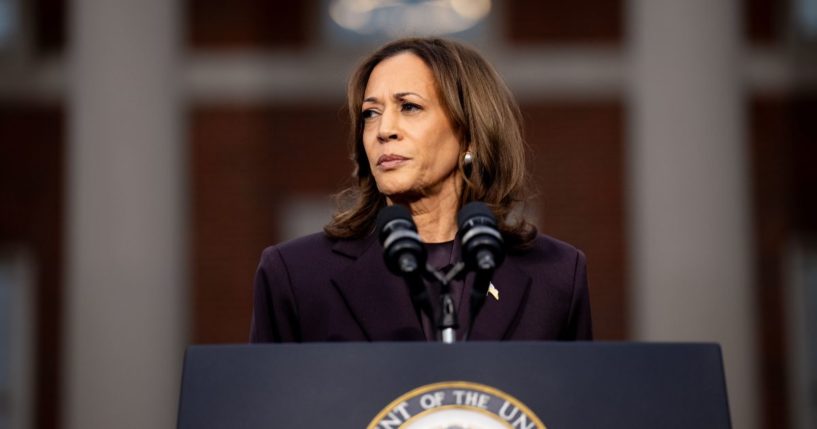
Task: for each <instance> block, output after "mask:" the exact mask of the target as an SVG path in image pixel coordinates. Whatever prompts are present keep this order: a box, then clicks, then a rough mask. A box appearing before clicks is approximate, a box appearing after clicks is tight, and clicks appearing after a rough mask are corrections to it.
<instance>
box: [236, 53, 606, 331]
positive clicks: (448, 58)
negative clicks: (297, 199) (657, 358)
mask: <svg viewBox="0 0 817 429" xmlns="http://www.w3.org/2000/svg"><path fill="white" fill-rule="evenodd" d="M347 95H348V107H349V114H350V117H351V124H352V127H353V140H352V157H353V159H354V161H355V163H356V170H355V177H356V178H357V183H356V184H355V185H353V186H352V187H351V188H349V189H347V190H346V191H345V192H344V194H343V195H344V196H345V197H346V198H345V199H346V200H347V201H350V204H347V207H346V208H341V209H339V210H338V212H337V213H336V214H335V216H334V218H333V219H332V221H331V222H330V223H329V224H328V225H327V226H326V227H325V228H324V232H323V233H319V234H314V235H310V236H307V237H303V238H300V239H296V240H293V241H290V242H287V243H284V244H280V245H278V246H273V247H269V248H267V249H265V250H264V252H263V254H262V256H261V262H260V265H259V268H258V271H257V273H256V278H255V285H254V311H253V320H252V327H251V335H250V337H251V341H253V342H270V341H399V340H420V341H422V340H433V339H434V338H435V337H436V332H435V328H434V323H432V321H430V320H429V318H428V317H427V316H426V315H425V313H423V312H419V311H417V310H416V309H415V308H414V306H413V305H412V302H411V297H410V296H409V291H408V289H407V287H406V285H405V284H404V282H403V281H402V280H401V279H400V278H399V277H397V276H395V275H393V274H391V273H390V272H389V271H388V269H387V268H386V266H385V264H384V262H383V255H382V247H381V246H380V245H379V243H378V242H377V237H376V233H375V232H374V228H375V218H376V216H377V213H378V211H379V210H380V209H381V208H382V207H384V206H386V205H392V204H403V205H405V206H406V207H408V208H409V209H410V211H411V214H412V218H413V219H414V222H415V223H416V225H417V230H418V233H419V235H420V237H421V239H422V241H423V242H425V243H427V247H428V252H429V257H428V260H429V263H430V264H431V265H433V266H435V267H436V268H439V269H442V270H445V269H446V267H447V266H450V265H451V264H453V263H455V262H456V261H458V260H459V259H460V249H459V244H458V240H455V238H456V235H457V225H456V214H457V211H458V210H459V209H460V207H462V206H463V205H464V204H466V203H468V202H470V201H482V202H484V203H486V204H488V206H489V207H490V208H491V210H492V211H493V212H494V214H495V215H496V217H497V221H498V226H499V229H500V231H501V232H502V235H503V238H504V241H505V243H506V245H507V247H508V249H507V250H508V256H507V258H506V259H505V262H504V263H503V264H502V265H501V266H500V267H499V268H498V269H497V270H496V272H495V273H494V276H493V280H492V285H493V286H492V289H491V290H490V292H491V298H488V299H487V302H486V303H485V305H484V307H483V309H482V310H481V312H480V313H479V314H478V316H477V318H476V321H475V322H474V325H473V327H467V326H465V325H467V323H468V314H467V311H468V309H467V308H466V307H467V306H466V305H459V303H460V302H464V301H465V300H464V299H462V298H463V297H464V296H468V295H469V293H470V290H471V286H472V283H473V276H471V275H469V276H467V277H465V279H463V280H460V281H455V282H454V284H453V285H452V288H453V289H452V292H453V296H454V302H455V303H457V307H458V313H459V323H460V328H471V329H470V330H471V336H470V339H473V340H575V339H590V338H591V323H590V306H589V299H588V291H587V280H586V265H585V258H584V255H583V254H582V253H581V252H580V251H578V250H577V249H575V248H574V247H572V246H570V245H568V244H566V243H563V242H560V241H557V240H554V239H552V238H549V237H546V236H544V235H541V234H537V232H536V229H535V228H534V227H533V226H532V225H530V224H529V223H527V222H525V221H524V220H522V219H514V216H513V215H512V213H515V211H514V210H515V209H517V204H518V203H520V202H521V201H522V200H523V199H524V197H525V194H524V191H525V178H526V169H525V164H524V159H525V157H524V155H525V154H524V151H525V146H524V142H523V140H522V135H521V129H520V112H519V108H518V106H517V105H516V103H515V101H514V100H513V97H512V96H511V94H510V92H509V91H508V89H507V88H506V87H505V85H504V84H503V83H502V81H501V79H500V78H499V77H498V75H497V74H496V72H495V71H494V70H493V68H492V67H491V66H490V65H489V64H488V63H487V62H486V61H485V60H484V59H483V58H482V57H481V56H480V55H479V54H478V53H476V52H475V51H473V50H471V49H469V48H467V47H465V46H463V45H461V44H459V43H456V42H453V41H449V40H443V39H431V38H429V39H403V40H398V41H395V42H392V43H389V44H387V45H385V46H383V47H382V48H380V49H379V50H378V51H376V52H375V53H374V54H372V55H371V56H369V57H368V58H367V59H366V60H365V61H364V62H363V63H362V64H361V65H360V66H359V67H358V69H357V70H356V71H355V73H354V74H353V76H352V78H351V80H350V82H349V86H348V90H347ZM516 212H518V210H517V211H516ZM434 294H435V291H434V290H432V295H434ZM464 330H465V329H461V331H464Z"/></svg>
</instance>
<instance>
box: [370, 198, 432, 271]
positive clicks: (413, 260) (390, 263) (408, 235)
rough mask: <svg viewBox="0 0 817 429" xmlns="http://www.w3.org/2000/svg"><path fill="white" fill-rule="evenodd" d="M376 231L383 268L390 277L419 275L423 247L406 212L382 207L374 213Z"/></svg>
mask: <svg viewBox="0 0 817 429" xmlns="http://www.w3.org/2000/svg"><path fill="white" fill-rule="evenodd" d="M377 230H378V231H379V234H380V236H379V238H380V244H381V245H383V257H384V258H385V260H386V266H387V267H388V268H389V271H391V272H392V273H394V274H397V275H399V276H405V275H408V274H419V273H420V272H421V270H422V269H423V267H425V264H426V248H425V246H423V242H422V241H420V235H419V234H417V227H416V226H415V225H414V220H413V219H412V218H411V213H409V211H408V209H407V208H405V207H403V206H399V205H393V206H387V207H383V208H382V209H381V210H380V212H379V213H378V214H377Z"/></svg>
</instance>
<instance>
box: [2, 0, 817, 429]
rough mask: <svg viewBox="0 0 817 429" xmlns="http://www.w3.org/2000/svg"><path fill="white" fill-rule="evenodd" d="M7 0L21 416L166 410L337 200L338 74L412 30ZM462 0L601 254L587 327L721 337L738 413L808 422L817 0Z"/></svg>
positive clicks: (553, 213)
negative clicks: (271, 260)
mask: <svg viewBox="0 0 817 429" xmlns="http://www.w3.org/2000/svg"><path fill="white" fill-rule="evenodd" d="M6 3H7V4H9V5H13V7H9V10H11V11H13V14H14V15H10V16H14V17H16V21H14V22H18V23H19V25H18V27H17V30H16V31H15V32H9V34H12V35H14V36H9V38H8V42H7V43H5V44H0V55H1V56H0V202H2V211H0V256H2V257H3V258H4V259H3V261H12V262H9V263H8V266H11V267H20V266H23V267H28V268H26V269H27V270H28V273H29V274H27V275H21V276H17V277H14V278H22V279H24V280H20V281H18V282H17V284H21V285H23V287H28V288H30V290H31V291H33V293H29V294H26V295H25V296H27V297H28V298H26V299H27V300H28V302H29V305H30V306H31V307H32V310H31V311H30V312H27V313H25V312H24V315H22V316H19V317H20V318H21V319H20V320H21V321H22V322H23V323H24V324H26V325H27V326H30V327H33V328H32V329H30V331H32V332H34V334H33V335H32V338H31V341H29V344H30V345H29V346H27V347H29V348H30V350H31V353H30V356H33V361H31V363H30V364H29V365H28V366H25V368H26V369H25V370H26V371H29V372H30V374H31V376H30V377H29V378H28V380H30V381H28V382H26V383H28V385H30V387H31V388H30V389H29V393H28V394H27V395H28V397H29V398H30V399H29V400H27V401H23V404H24V405H25V407H27V410H23V414H24V415H25V414H26V413H27V415H30V418H29V420H24V419H20V418H19V417H15V418H17V419H20V420H19V421H30V424H31V427H37V428H59V427H66V428H74V427H93V426H99V427H105V426H111V425H113V426H122V425H121V424H113V423H112V422H115V421H117V419H122V418H127V420H128V421H129V422H130V423H128V424H126V425H125V426H126V427H129V426H130V425H133V426H134V427H137V426H139V427H144V426H148V427H151V426H159V427H161V426H170V425H172V424H174V420H173V419H174V416H175V414H174V413H175V407H176V403H175V400H176V397H177V396H176V395H177V391H176V390H174V389H176V388H177V385H178V376H179V369H180V368H179V366H180V362H181V361H180V359H181V351H182V350H183V347H184V346H185V345H187V344H193V343H222V342H226V343H240V342H245V341H246V340H247V336H248V329H249V318H250V312H251V283H252V276H253V274H254V270H255V267H256V264H257V262H258V257H259V255H260V252H261V250H262V249H263V248H264V247H265V246H268V245H270V244H273V243H277V242H280V241H282V240H285V239H288V238H292V237H294V236H297V235H300V234H304V233H307V232H312V231H317V230H319V229H320V227H321V226H322V224H323V223H325V222H326V221H327V220H328V216H329V215H330V213H331V210H332V200H331V198H330V195H331V194H332V193H334V192H337V191H339V190H340V189H342V187H343V186H344V185H345V184H347V183H348V181H349V180H350V173H351V171H352V163H351V161H349V160H348V150H347V136H348V130H347V128H348V124H347V120H346V116H345V112H344V111H343V107H344V88H345V81H346V78H347V76H348V74H349V72H350V71H351V70H352V68H353V67H354V66H355V64H356V62H357V61H358V60H359V59H360V58H361V57H362V56H363V55H365V54H366V53H367V52H369V51H370V50H371V49H373V48H374V47H376V46H378V44H379V43H381V42H382V41H383V40H386V39H388V37H391V36H392V35H393V34H391V35H390V34H376V33H375V34H365V32H364V33H355V32H354V28H353V27H354V26H353V25H351V24H349V25H351V27H352V28H351V29H350V28H344V27H343V25H340V24H339V22H340V23H343V22H345V23H347V24H348V23H354V22H357V21H355V20H354V19H353V18H354V17H352V18H349V17H347V18H348V19H347V20H346V21H343V20H342V19H341V21H337V19H338V18H337V13H339V12H337V11H335V12H334V13H335V14H336V15H333V7H334V8H337V7H339V6H338V5H339V4H346V3H348V4H354V5H358V6H359V5H369V7H374V6H376V4H377V3H378V2H375V1H371V2H335V1H329V0H323V1H322V0H310V1H304V2H265V1H261V0H233V1H223V0H189V1H186V2H167V1H160V0H150V1H141V2H134V1H125V0H120V1H110V2H103V1H94V0H76V1H73V2H68V1H66V0H32V1H30V2H22V1H19V2H13V1H7V2H6ZM421 3H423V2H406V4H407V5H408V6H407V7H418V6H417V5H418V4H421ZM437 3H440V4H449V3H450V4H452V5H453V4H455V3H463V2H437ZM470 3H472V4H479V5H486V4H487V5H488V9H487V12H485V14H484V16H483V15H479V19H476V20H475V22H474V23H473V24H474V25H473V26H472V27H469V28H466V29H463V30H460V31H458V32H457V33H455V34H453V36H452V37H457V38H461V39H464V40H465V41H466V43H469V44H471V45H473V46H475V47H476V48H477V49H478V50H480V51H481V52H483V53H484V54H485V55H486V57H487V58H488V59H489V60H490V61H491V62H492V63H493V64H494V65H495V66H496V68H497V69H498V71H499V72H500V74H502V75H503V76H504V77H505V79H506V81H507V82H508V84H509V86H510V88H511V90H512V91H513V92H514V93H515V94H516V96H517V98H518V100H519V102H520V104H521V107H522V110H523V114H524V117H525V135H526V139H527V141H528V143H529V145H530V147H531V157H530V159H529V162H530V166H531V176H532V179H533V182H534V185H535V189H536V195H535V198H533V200H532V201H531V204H530V207H529V209H528V213H529V215H530V216H531V218H532V219H533V220H535V222H536V223H537V225H538V226H539V228H540V230H541V231H542V232H544V233H546V234H549V235H552V236H555V237H557V238H560V239H562V240H565V241H568V242H570V243H572V244H574V245H576V246H577V247H579V248H581V249H582V250H584V251H585V253H586V254H587V256H588V259H589V270H590V272H589V275H590V282H591V283H590V284H591V297H592V306H593V315H594V330H595V334H596V337H597V338H598V339H601V340H651V341H682V340H683V341H718V342H720V343H722V344H724V349H725V355H726V364H727V377H729V388H730V389H731V391H730V399H731V400H732V407H733V413H734V415H733V418H734V420H733V421H734V424H735V427H750V428H751V427H781V428H786V427H791V428H805V427H809V424H810V423H813V420H810V419H814V418H815V417H814V414H813V413H814V410H813V402H812V405H809V404H808V402H809V401H814V397H813V396H809V393H808V392H813V391H814V385H813V384H810V383H814V380H815V375H814V371H815V366H814V363H813V362H814V360H811V363H809V359H808V356H810V353H815V351H814V349H813V348H810V347H814V344H813V343H811V344H809V343H808V341H806V340H805V339H807V338H809V334H810V336H811V337H814V336H815V335H814V333H813V332H811V331H808V327H809V326H812V327H813V326H814V324H813V323H814V322H813V318H812V319H811V322H810V321H809V316H808V314H810V313H809V307H808V305H811V306H812V307H811V309H814V307H813V306H814V305H815V303H814V301H815V298H814V297H815V292H814V291H813V289H814V288H815V287H817V286H815V283H814V274H813V273H814V268H813V265H814V263H815V262H814V260H815V256H814V252H815V241H814V236H815V231H816V230H817V203H816V202H815V201H817V199H815V191H814V190H815V189H817V174H816V173H815V171H817V170H815V169H814V168H812V166H811V164H812V163H813V160H814V159H817V156H815V155H817V153H815V152H817V145H815V142H817V121H815V119H814V118H817V94H816V93H815V89H816V88H817V87H815V76H817V73H812V71H814V70H815V69H814V65H815V59H816V58H815V55H814V51H815V49H814V47H815V45H817V38H816V37H815V36H814V33H810V30H809V28H811V27H809V22H810V21H809V20H808V17H809V16H811V15H810V13H812V12H809V10H812V9H809V8H808V7H809V6H808V5H809V4H811V7H812V8H814V2H809V1H807V0H789V1H773V0H740V1H738V0H731V1H726V2H718V3H719V5H717V6H716V5H712V4H711V2H707V1H690V2H680V3H683V5H680V6H679V5H674V3H679V2H672V1H637V0H630V1H624V0H621V1H600V0H580V1H574V2H569V3H565V2H540V1H534V0H518V1H510V2H488V1H476V2H470ZM451 7H454V6H451ZM477 12H478V11H477ZM477 12H474V13H475V14H476V13H477ZM403 15H405V14H403ZM474 16H476V15H474ZM361 19H362V18H361ZM366 22H368V25H371V26H373V25H374V23H373V22H374V21H371V22H369V21H366ZM384 22H386V23H387V24H386V25H385V26H384V28H386V29H388V28H393V27H395V26H396V25H397V24H395V23H394V21H388V20H386V19H385V18H384ZM401 22H402V21H401ZM388 23H391V24H388ZM439 25H443V24H439ZM415 26H416V24H415ZM408 27H409V28H412V25H411V24H409V25H408ZM361 28H362V29H363V30H365V29H366V24H365V23H364V24H363V27H361ZM452 28H453V27H452ZM398 30H399V29H398ZM395 34H400V33H399V31H398V32H397V33H395ZM3 255H10V256H8V257H5V256H3ZM20 255H22V256H20ZM21 258H23V259H24V260H25V262H24V263H21V262H19V261H20V260H21ZM14 269H15V270H19V268H14ZM15 272H16V271H15ZM100 273H102V274H100ZM103 274H104V275H103ZM7 283H8V284H12V283H13V282H12V281H8V282H7ZM26 285H27V286H26ZM10 287H12V286H10ZM19 287H20V286H18V288H19ZM21 296H22V295H21ZM809 297H811V298H809ZM6 302H12V301H11V300H7V301H6ZM14 302H18V301H14ZM809 303H810V304H809ZM0 304H2V303H0ZM2 312H3V310H2V309H0V314H2ZM810 323H811V324H810ZM15 326H16V325H15ZM101 327H105V328H104V329H101ZM2 338H4V337H2V336H0V340H2ZM15 344H18V343H15ZM20 344H25V343H20ZM0 347H2V346H1V345H0ZM2 352H3V349H0V353H2ZM12 354H13V353H12ZM15 356H16V355H15ZM21 356H22V355H21ZM0 362H2V360H0ZM143 374H150V375H143ZM2 380H3V378H2V377H0V381H2ZM12 384H13V383H9V384H8V385H9V386H11V385H12ZM124 385H129V386H130V387H128V390H125V388H124V387H123V386H124ZM133 385H135V386H137V387H136V388H133ZM2 387H3V386H0V388H2ZM9 391H11V388H9ZM126 391H129V392H131V393H125V392H126ZM811 394H812V395H813V393H811ZM3 395H6V394H5V393H3ZM10 395H11V394H9V395H6V396H0V406H4V407H5V409H8V410H10V409H11V406H10V405H5V404H11V401H10V400H7V399H5V398H7V397H10ZM809 398H810V399H809ZM15 403H16V402H15ZM809 406H811V407H812V408H809ZM3 409H4V408H0V412H3V411H2V410H3ZM809 410H811V411H809ZM9 413H10V412H9ZM810 413H812V414H810ZM26 424H28V423H26Z"/></svg>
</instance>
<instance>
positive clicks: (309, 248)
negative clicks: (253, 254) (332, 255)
mask: <svg viewBox="0 0 817 429" xmlns="http://www.w3.org/2000/svg"><path fill="white" fill-rule="evenodd" d="M333 245H334V240H333V239H331V238H330V237H329V236H327V235H326V234H324V233H323V232H317V233H314V234H309V235H305V236H303V237H298V238H295V239H292V240H289V241H285V242H283V243H278V244H275V245H272V246H269V247H267V248H266V249H264V251H263V252H262V253H261V260H262V261H267V260H269V259H270V257H271V256H272V255H274V254H278V255H280V257H281V258H283V259H287V260H292V259H295V260H297V259H302V258H306V259H313V258H314V257H315V256H317V255H319V254H321V252H324V253H327V252H329V251H331V249H332V246H333Z"/></svg>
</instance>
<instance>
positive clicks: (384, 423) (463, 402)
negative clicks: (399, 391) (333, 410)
mask: <svg viewBox="0 0 817 429" xmlns="http://www.w3.org/2000/svg"><path fill="white" fill-rule="evenodd" d="M397 428H399V429H508V428H511V429H547V428H546V427H545V425H544V424H543V423H542V421H541V420H539V418H538V417H536V415H535V414H533V412H532V411H531V410H530V409H529V408H528V407H526V406H525V404H523V403H522V402H520V401H519V400H517V399H516V398H514V397H512V396H511V395H509V394H507V393H505V392H502V391H500V390H499V389H495V388H493V387H490V386H486V385H483V384H478V383H471V382H468V381H444V382H441V383H434V384H427V385H425V386H420V387H418V388H416V389H414V390H412V391H410V392H408V393H406V394H404V395H402V396H400V397H399V398H397V399H395V400H394V401H393V402H392V403H391V404H389V405H388V406H386V408H384V409H383V411H381V412H380V414H378V415H377V417H375V418H374V420H372V422H371V423H369V426H368V427H367V429H397Z"/></svg>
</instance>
